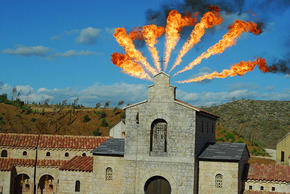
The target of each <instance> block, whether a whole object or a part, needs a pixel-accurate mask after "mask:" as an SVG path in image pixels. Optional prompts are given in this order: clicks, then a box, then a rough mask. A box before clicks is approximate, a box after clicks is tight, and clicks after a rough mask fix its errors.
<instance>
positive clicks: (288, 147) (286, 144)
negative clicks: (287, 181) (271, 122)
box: [276, 133, 290, 165]
mask: <svg viewBox="0 0 290 194" xmlns="http://www.w3.org/2000/svg"><path fill="white" fill-rule="evenodd" d="M281 152H284V161H281ZM289 160H290V133H288V134H286V135H285V136H284V137H283V138H282V139H281V140H280V141H279V142H278V143H277V146H276V162H277V163H278V164H286V165H290V161H289Z"/></svg>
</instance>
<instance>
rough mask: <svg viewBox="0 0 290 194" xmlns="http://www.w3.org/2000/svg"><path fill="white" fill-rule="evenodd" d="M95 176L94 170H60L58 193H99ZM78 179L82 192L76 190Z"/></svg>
mask: <svg viewBox="0 0 290 194" xmlns="http://www.w3.org/2000/svg"><path fill="white" fill-rule="evenodd" d="M93 180H94V176H93V172H81V171H65V170H61V171H60V172H59V186H58V193H63V194H72V193H80V194H81V193H84V194H90V193H99V192H98V190H94V189H93V188H94V182H93ZM76 181H80V192H75V189H76Z"/></svg>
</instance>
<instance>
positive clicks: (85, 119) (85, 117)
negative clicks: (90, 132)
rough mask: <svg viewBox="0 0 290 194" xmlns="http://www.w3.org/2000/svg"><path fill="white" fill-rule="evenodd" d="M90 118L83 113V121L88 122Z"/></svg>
mask: <svg viewBox="0 0 290 194" xmlns="http://www.w3.org/2000/svg"><path fill="white" fill-rule="evenodd" d="M90 120H91V118H90V117H89V115H85V116H84V119H83V121H84V122H85V123H86V122H89V121H90Z"/></svg>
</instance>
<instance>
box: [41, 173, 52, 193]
mask: <svg viewBox="0 0 290 194" xmlns="http://www.w3.org/2000/svg"><path fill="white" fill-rule="evenodd" d="M53 180H54V178H53V177H52V176H51V175H49V174H46V175H43V176H42V177H41V178H40V179H39V183H38V187H37V190H38V193H41V194H53V193H54V191H55V185H54V182H53Z"/></svg>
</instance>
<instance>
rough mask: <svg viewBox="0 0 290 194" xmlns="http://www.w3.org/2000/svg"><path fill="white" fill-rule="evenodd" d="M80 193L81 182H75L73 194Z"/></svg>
mask: <svg viewBox="0 0 290 194" xmlns="http://www.w3.org/2000/svg"><path fill="white" fill-rule="evenodd" d="M80 191H81V182H80V181H76V185H75V192H80Z"/></svg>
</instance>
